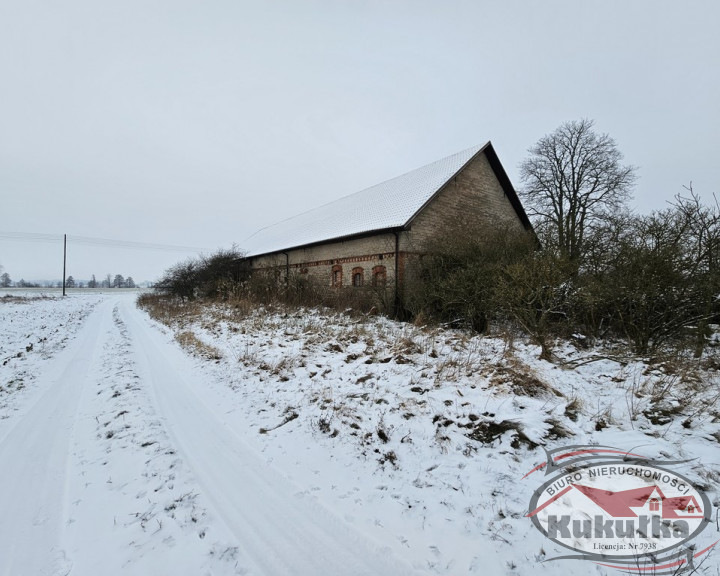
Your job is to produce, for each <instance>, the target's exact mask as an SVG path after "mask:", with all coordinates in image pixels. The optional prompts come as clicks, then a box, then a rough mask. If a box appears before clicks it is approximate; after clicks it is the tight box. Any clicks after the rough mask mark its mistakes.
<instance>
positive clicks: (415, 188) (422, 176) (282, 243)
mask: <svg viewBox="0 0 720 576" xmlns="http://www.w3.org/2000/svg"><path fill="white" fill-rule="evenodd" d="M468 220H482V221H484V222H488V223H495V224H497V225H502V226H506V227H507V226H510V227H511V228H512V227H517V230H518V233H521V232H522V231H525V230H531V225H530V221H529V220H528V217H527V215H526V214H525V210H524V209H523V207H522V205H521V204H520V200H519V199H518V196H517V194H516V193H515V190H514V189H513V186H512V184H511V183H510V179H509V178H508V176H507V174H506V173H505V170H504V169H503V167H502V164H501V163H500V160H499V159H498V157H497V154H496V153H495V150H494V148H493V146H492V144H491V143H490V142H488V143H487V144H485V145H484V146H476V147H473V148H469V149H467V150H463V151H462V152H458V153H457V154H453V155H452V156H448V157H447V158H443V159H441V160H438V161H436V162H433V163H431V164H428V165H427V166H423V167H422V168H418V169H416V170H413V171H411V172H408V173H407V174H404V175H402V176H398V177H396V178H393V179H391V180H388V181H386V182H383V183H381V184H377V185H375V186H372V187H370V188H367V189H365V190H362V191H360V192H356V193H355V194H351V195H349V196H345V197H343V198H340V199H339V200H335V201H334V202H330V203H329V204H325V205H323V206H320V207H318V208H315V209H313V210H309V211H308V212H305V213H303V214H300V215H298V216H294V217H292V218H289V219H287V220H283V221H282V222H278V223H277V224H273V225H271V226H268V227H266V228H263V229H261V230H259V231H258V232H256V233H255V234H253V235H252V236H251V237H249V238H248V239H247V240H246V241H245V243H244V246H242V248H244V249H245V250H246V254H247V259H248V260H249V262H250V265H251V268H252V270H253V274H255V273H256V272H257V271H261V270H262V271H266V272H268V271H271V272H273V273H274V274H276V275H277V276H279V277H285V278H288V277H290V276H291V275H292V274H298V275H300V276H301V277H303V278H307V279H308V280H312V281H314V282H316V283H317V284H318V285H321V286H322V285H324V286H327V287H329V288H338V289H340V288H341V287H346V288H348V289H350V288H360V287H363V286H386V285H387V286H394V291H395V296H396V297H397V290H398V287H402V285H403V281H404V280H406V279H407V278H408V277H410V274H411V273H412V270H411V268H412V263H413V261H414V258H415V257H418V256H421V255H422V254H424V253H426V252H427V246H428V244H429V243H430V241H431V240H432V239H433V238H436V237H437V236H438V234H442V233H443V231H446V230H451V229H457V224H458V223H459V222H467V221H468Z"/></svg>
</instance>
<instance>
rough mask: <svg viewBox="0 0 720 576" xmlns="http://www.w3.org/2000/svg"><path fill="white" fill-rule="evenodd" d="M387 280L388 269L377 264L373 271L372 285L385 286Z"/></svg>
mask: <svg viewBox="0 0 720 576" xmlns="http://www.w3.org/2000/svg"><path fill="white" fill-rule="evenodd" d="M386 281H387V270H386V269H385V266H375V267H374V268H373V271H372V285H373V286H385V282H386Z"/></svg>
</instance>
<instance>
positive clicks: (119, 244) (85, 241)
mask: <svg viewBox="0 0 720 576" xmlns="http://www.w3.org/2000/svg"><path fill="white" fill-rule="evenodd" d="M3 239H5V240H19V241H21V242H45V243H52V244H61V243H62V242H63V235H62V234H39V233H37V232H3V231H0V240H3ZM67 240H68V242H69V243H71V244H76V245H81V246H99V247H107V248H127V249H130V250H157V251H160V252H206V250H205V249H203V248H198V247H196V246H176V245H172V244H155V243H150V242H135V241H132V240H111V239H109V238H94V237H91V236H74V235H70V234H68V236H67Z"/></svg>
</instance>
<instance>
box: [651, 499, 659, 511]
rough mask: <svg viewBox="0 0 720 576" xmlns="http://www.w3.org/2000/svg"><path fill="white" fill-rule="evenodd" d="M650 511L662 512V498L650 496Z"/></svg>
mask: <svg viewBox="0 0 720 576" xmlns="http://www.w3.org/2000/svg"><path fill="white" fill-rule="evenodd" d="M650 512H660V500H658V499H657V498H650Z"/></svg>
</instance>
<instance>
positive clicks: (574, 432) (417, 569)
mask: <svg viewBox="0 0 720 576" xmlns="http://www.w3.org/2000/svg"><path fill="white" fill-rule="evenodd" d="M188 312H189V314H188V315H186V316H184V317H183V318H184V319H182V320H179V319H178V317H176V316H168V318H167V322H166V324H160V323H158V322H156V321H154V320H151V319H150V318H149V317H148V316H147V314H146V313H145V312H143V311H140V310H138V309H137V308H136V307H135V303H134V295H133V294H113V293H109V294H104V295H98V294H74V295H72V296H70V297H68V298H65V299H57V298H54V299H32V300H30V301H26V300H12V299H4V300H2V301H1V302H0V329H2V332H3V335H4V337H3V339H2V340H0V471H2V473H0V510H1V511H2V516H1V517H0V574H7V575H13V576H15V575H24V574H27V575H35V574H47V575H52V576H57V575H64V574H73V575H80V574H82V575H85V574H88V575H89V574H93V575H94V574H120V573H122V574H193V575H194V574H258V575H275V574H278V575H279V574H302V575H304V574H307V575H315V574H333V575H343V574H393V575H394V574H403V573H407V574H446V575H451V574H452V575H454V574H521V575H529V574H531V573H540V574H575V573H599V574H604V573H605V571H604V569H603V568H601V567H598V566H595V565H594V564H592V563H589V562H579V561H566V562H562V561H560V562H557V561H556V562H546V563H541V561H542V560H544V559H547V558H551V557H553V556H556V555H559V554H561V553H562V551H561V550H558V549H556V548H555V547H554V546H553V545H552V543H551V542H549V541H547V540H546V539H544V538H543V537H542V536H541V535H540V534H539V533H538V532H537V531H536V530H535V529H534V528H533V527H532V525H531V523H530V522H529V520H528V519H527V518H525V517H524V514H525V513H526V512H527V507H528V503H529V500H530V496H531V494H532V491H533V490H534V489H535V488H536V485H537V482H536V481H535V480H533V479H532V478H530V479H525V480H523V479H522V477H523V476H524V475H525V473H526V472H528V471H529V470H530V469H531V468H533V467H534V466H535V465H536V464H538V463H540V462H542V461H544V459H545V458H544V452H543V450H542V446H547V447H555V446H562V445H563V444H569V443H572V444H585V443H599V444H605V445H614V446H618V447H621V448H627V449H630V448H635V449H636V450H640V451H642V452H643V453H644V454H647V455H649V456H657V455H663V456H664V457H669V458H696V460H694V461H693V462H692V463H690V464H687V465H685V466H684V468H683V469H682V470H680V471H681V472H682V473H684V474H686V475H687V476H689V477H690V478H691V479H693V480H694V481H695V482H697V483H698V484H700V485H701V486H703V487H704V488H705V490H706V491H707V493H708V495H709V497H710V500H711V501H713V503H714V505H715V506H717V505H718V503H719V502H718V501H719V499H720V490H719V488H718V482H719V481H720V450H719V448H720V442H719V441H720V415H719V413H718V411H719V408H718V397H717V394H718V381H717V364H715V363H714V362H710V361H708V362H706V363H705V366H704V368H703V369H702V370H697V369H689V368H688V367H687V366H685V365H682V364H678V363H674V364H672V365H671V364H670V363H666V364H664V365H662V364H660V365H654V366H653V367H652V368H650V367H648V366H647V365H645V364H643V363H640V362H636V361H635V362H628V361H619V360H621V359H617V358H616V359H615V360H609V359H604V360H596V361H594V362H590V363H585V364H582V361H583V360H584V359H589V358H590V357H592V356H593V355H594V354H597V353H598V351H597V350H578V349H576V348H575V347H573V346H571V345H570V344H567V345H565V346H564V347H562V348H561V349H560V351H559V355H560V356H561V359H562V360H563V361H565V362H571V363H575V364H580V365H579V366H578V367H575V368H573V367H572V364H566V365H565V367H558V365H552V364H549V363H546V362H542V361H539V360H537V359H536V357H537V352H538V351H537V350H536V349H535V348H534V347H532V346H528V345H526V344H524V343H523V342H520V341H517V342H508V341H506V340H503V339H499V338H482V337H470V336H468V335H466V334H463V333H460V332H453V331H440V330H424V329H421V328H416V327H413V326H409V325H403V324H398V323H395V322H391V321H388V320H386V319H382V318H368V319H363V320H358V319H353V318H350V317H347V316H342V315H327V314H321V313H319V312H316V311H305V312H292V313H285V312H283V311H276V312H272V311H257V312H254V313H248V312H247V311H246V310H243V309H239V308H234V307H229V306H218V307H213V308H209V309H191V310H188ZM702 538H703V540H702V541H701V542H699V544H700V545H702V544H703V543H706V544H709V543H712V542H714V541H715V540H717V539H718V533H717V531H716V530H715V527H712V530H711V529H708V530H706V531H705V533H704V534H703V537H702ZM719 566H720V561H719V560H718V557H717V552H713V553H711V555H710V556H709V557H708V560H707V561H706V562H705V563H704V564H703V565H702V567H701V572H702V573H706V574H718V571H719V569H718V567H719Z"/></svg>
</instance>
